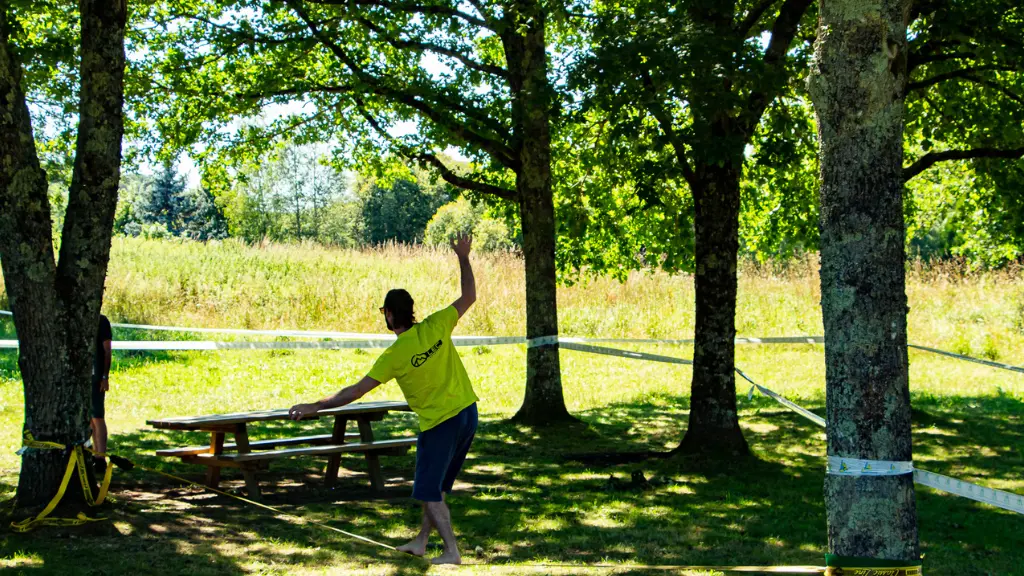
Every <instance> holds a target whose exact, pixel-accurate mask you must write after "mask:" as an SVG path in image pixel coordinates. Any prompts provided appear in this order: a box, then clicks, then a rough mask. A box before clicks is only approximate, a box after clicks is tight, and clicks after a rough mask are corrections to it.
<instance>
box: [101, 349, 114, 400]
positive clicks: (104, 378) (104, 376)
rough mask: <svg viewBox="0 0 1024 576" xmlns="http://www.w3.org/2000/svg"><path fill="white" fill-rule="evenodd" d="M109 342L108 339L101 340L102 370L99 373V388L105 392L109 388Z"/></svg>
mask: <svg viewBox="0 0 1024 576" xmlns="http://www.w3.org/2000/svg"><path fill="white" fill-rule="evenodd" d="M111 355H112V353H111V344H110V340H104V341H103V372H102V373H100V390H102V391H104V392H106V391H108V390H110V360H111Z"/></svg>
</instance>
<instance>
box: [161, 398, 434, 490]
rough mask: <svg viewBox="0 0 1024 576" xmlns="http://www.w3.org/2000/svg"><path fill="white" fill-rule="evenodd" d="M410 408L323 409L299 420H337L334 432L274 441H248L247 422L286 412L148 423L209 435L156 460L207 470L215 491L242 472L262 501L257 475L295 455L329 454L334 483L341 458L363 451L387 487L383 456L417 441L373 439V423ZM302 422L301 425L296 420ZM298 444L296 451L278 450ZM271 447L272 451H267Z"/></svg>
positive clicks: (378, 482) (392, 404)
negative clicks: (223, 477) (223, 474)
mask: <svg viewBox="0 0 1024 576" xmlns="http://www.w3.org/2000/svg"><path fill="white" fill-rule="evenodd" d="M408 411H409V404H407V403H406V402H398V401H393V400H385V401H380V402H356V403H353V404H349V405H348V406H341V407H339V408H330V409H328V410H321V411H319V412H317V415H316V416H314V417H310V418H305V419H303V420H301V422H305V421H308V420H316V419H319V418H323V417H331V416H333V417H334V428H333V431H332V433H331V434H322V435H315V436H297V437H290V438H275V439H271V440H259V441H255V442H253V441H250V440H249V424H251V423H256V422H269V421H273V420H289V421H290V420H291V418H290V417H289V415H288V409H287V408H282V409H279V410H262V411H256V412H238V413H234V414H211V415H207V416H185V417H181V418H167V419H162V420H148V421H147V422H146V423H147V424H149V425H150V426H152V427H154V428H156V429H158V430H188V431H194V432H209V433H210V444H209V445H208V446H189V447H185V448H172V449H168V450H157V452H156V454H157V456H176V457H179V458H181V460H182V461H183V462H187V463H190V464H200V465H203V466H206V467H207V470H206V485H207V486H210V487H212V488H216V487H217V486H218V484H219V483H220V470H221V468H239V469H241V471H242V476H243V477H244V478H245V487H246V490H247V491H248V492H249V496H250V497H253V498H259V496H260V487H259V482H257V480H256V471H257V470H259V469H261V468H263V469H266V468H267V467H268V465H269V462H270V461H271V460H275V459H278V458H289V457H293V456H327V457H328V458H327V472H326V474H325V481H326V482H327V484H328V485H331V484H333V483H334V482H335V480H337V478H338V468H339V467H340V465H341V455H342V453H345V452H363V453H364V454H365V455H366V463H367V466H368V468H369V472H370V484H371V486H372V487H373V489H374V490H381V489H383V488H384V477H383V475H382V474H381V470H380V456H381V455H390V454H401V453H404V452H406V451H408V449H409V447H410V446H413V445H415V444H416V438H415V437H412V438H392V439H386V440H375V439H374V435H373V428H372V426H371V423H372V422H378V421H380V420H383V419H384V417H385V416H386V415H387V413H388V412H408ZM353 420H354V421H355V422H356V424H357V427H358V430H359V432H358V433H357V434H347V433H346V428H347V427H348V423H349V422H350V421H353ZM296 424H298V422H296ZM227 434H233V435H234V437H235V442H234V443H233V444H225V443H224V437H225V435H227ZM281 446H285V447H291V446H300V447H298V448H283V449H275V448H277V447H281ZM268 448H269V450H267V449H268Z"/></svg>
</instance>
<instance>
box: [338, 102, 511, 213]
mask: <svg viewBox="0 0 1024 576" xmlns="http://www.w3.org/2000/svg"><path fill="white" fill-rule="evenodd" d="M356 107H357V109H358V110H359V114H360V115H361V116H362V117H363V118H364V119H366V122H367V123H368V124H369V125H370V126H371V127H372V128H373V130H374V131H375V132H377V134H379V135H380V137H381V138H383V139H385V140H386V141H388V142H390V143H391V145H392V146H394V147H395V148H396V149H397V150H398V152H399V154H401V155H402V156H405V157H406V158H408V159H409V160H414V161H418V162H420V163H425V164H429V165H430V166H433V167H434V168H436V169H437V171H438V172H440V174H441V178H443V179H444V181H445V182H448V183H449V184H451V185H452V186H455V187H457V188H462V189H463V190H473V191H474V192H481V193H483V194H490V195H492V196H497V197H498V198H502V199H504V200H508V201H510V202H516V203H518V202H519V198H518V197H517V194H516V191H515V190H509V189H508V188H502V187H500V186H495V185H493V184H487V183H486V182H479V181H477V180H472V179H470V178H464V177H462V176H459V175H458V174H456V173H455V172H453V171H452V170H451V169H450V168H448V166H446V165H445V163H444V162H443V161H442V160H441V159H440V158H438V157H437V156H436V155H434V154H431V153H429V152H416V151H414V150H413V149H412V148H411V147H409V146H407V145H405V144H403V143H402V142H400V141H399V140H398V139H397V138H394V137H393V136H391V135H390V134H388V132H387V130H385V129H384V128H383V127H382V126H381V125H380V123H379V122H377V119H376V118H374V117H373V115H372V114H370V113H369V112H368V111H367V110H366V107H365V105H364V104H363V102H362V100H360V99H358V98H357V99H356Z"/></svg>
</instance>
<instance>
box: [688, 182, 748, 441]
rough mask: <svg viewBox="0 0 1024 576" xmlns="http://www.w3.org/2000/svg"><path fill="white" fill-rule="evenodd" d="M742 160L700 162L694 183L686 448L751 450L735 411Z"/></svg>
mask: <svg viewBox="0 0 1024 576" xmlns="http://www.w3.org/2000/svg"><path fill="white" fill-rule="evenodd" d="M740 171H741V167H740V166H739V165H732V164H728V163H727V164H725V165H724V166H706V165H705V166H698V169H697V170H696V173H695V182H694V184H695V185H694V186H693V196H694V205H695V208H696V214H695V216H696V218H695V228H696V230H695V232H696V237H695V252H696V273H695V275H694V282H695V292H696V308H697V310H696V313H697V314H696V325H695V327H694V337H695V343H694V349H693V380H692V383H691V386H690V416H689V424H688V425H687V428H686V435H685V436H684V437H683V442H682V444H681V445H680V446H679V450H680V451H682V452H685V453H704V454H713V455H722V456H726V455H739V454H746V453H747V452H748V447H747V442H746V440H745V439H744V438H743V431H742V430H741V429H740V423H739V415H738V414H737V412H736V373H735V371H734V370H733V367H734V366H735V365H736V362H735V359H736V346H735V340H736V259H737V254H738V253H739V215H740Z"/></svg>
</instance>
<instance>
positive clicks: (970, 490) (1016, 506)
mask: <svg viewBox="0 0 1024 576" xmlns="http://www.w3.org/2000/svg"><path fill="white" fill-rule="evenodd" d="M914 482H917V483H918V484H920V485H922V486H927V487H929V488H934V489H936V490H941V491H943V492H948V493H950V494H953V495H955V496H960V497H962V498H968V499H970V500H976V501H978V502H984V503H985V504H989V505H992V506H997V507H999V508H1002V509H1004V510H1009V511H1011V512H1016V513H1018V514H1024V496H1021V495H1020V494H1014V493H1013V492H1006V491H1005V490H996V489H995V488H985V487H984V486H978V485H977V484H971V483H970V482H964V481H963V480H957V479H956V478H950V477H949V476H943V475H942V474H936V473H935V472H929V471H927V470H922V469H920V468H915V469H914Z"/></svg>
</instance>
